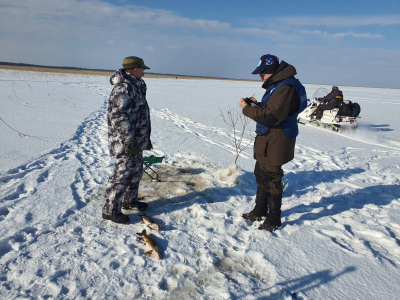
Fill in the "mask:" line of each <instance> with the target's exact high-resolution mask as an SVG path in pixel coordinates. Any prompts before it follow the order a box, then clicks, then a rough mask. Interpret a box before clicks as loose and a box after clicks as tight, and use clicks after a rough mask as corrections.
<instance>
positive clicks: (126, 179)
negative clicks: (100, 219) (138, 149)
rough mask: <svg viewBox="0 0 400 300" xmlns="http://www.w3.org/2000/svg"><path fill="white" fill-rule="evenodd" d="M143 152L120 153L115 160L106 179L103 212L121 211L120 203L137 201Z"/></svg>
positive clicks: (111, 213)
mask: <svg viewBox="0 0 400 300" xmlns="http://www.w3.org/2000/svg"><path fill="white" fill-rule="evenodd" d="M142 157H143V154H142V153H140V154H138V155H125V154H124V155H120V156H118V157H117V160H116V161H115V167H114V173H113V174H111V176H110V178H109V179H108V183H107V188H106V193H105V202H104V206H103V213H104V214H106V215H116V214H118V213H121V204H122V202H124V203H132V202H135V201H138V190H139V182H140V180H141V179H142V175H143V162H142Z"/></svg>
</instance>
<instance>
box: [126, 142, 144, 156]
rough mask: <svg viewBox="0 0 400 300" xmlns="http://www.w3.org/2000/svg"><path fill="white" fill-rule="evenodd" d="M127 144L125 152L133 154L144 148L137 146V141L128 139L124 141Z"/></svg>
mask: <svg viewBox="0 0 400 300" xmlns="http://www.w3.org/2000/svg"><path fill="white" fill-rule="evenodd" d="M124 146H125V153H127V154H132V155H138V154H139V153H140V152H142V150H140V149H139V147H138V146H137V143H136V141H127V142H125V143H124Z"/></svg>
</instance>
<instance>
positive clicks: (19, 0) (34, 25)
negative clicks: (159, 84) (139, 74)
mask: <svg viewBox="0 0 400 300" xmlns="http://www.w3.org/2000/svg"><path fill="white" fill-rule="evenodd" d="M399 32H400V1H398V0H396V1H395V0H383V1H379V2H377V1H370V0H366V1H335V2H331V1H330V2H329V3H328V2H327V1H311V0H306V1H285V0H284V1H279V2H277V1H266V0H264V1H258V0H255V1H247V2H244V1H218V0H214V1H209V0H203V1H187V0H186V1H180V0H179V1H172V0H171V1H166V0H152V1H135V0H131V1H129V0H109V1H105V0H102V1H101V0H62V1H61V0H0V49H1V50H0V61H8V62H23V63H31V64H42V65H53V66H71V67H82V68H96V69H118V68H120V67H121V62H122V59H123V58H124V57H126V56H130V55H135V56H139V57H142V58H143V59H144V60H145V62H146V65H148V66H149V67H150V68H151V70H150V72H156V73H170V74H182V75H200V76H213V77H226V78H241V79H257V77H256V76H254V75H251V72H252V71H253V69H254V68H255V67H256V65H257V63H258V60H259V58H260V56H262V55H263V54H267V53H270V54H275V55H277V56H278V57H279V58H280V59H281V60H284V61H286V62H288V63H290V64H292V65H294V66H295V67H296V69H297V72H298V75H297V78H299V79H300V80H301V81H302V82H304V83H319V84H332V85H352V86H370V87H390V88H400V84H399V82H400V80H399V78H400V34H399Z"/></svg>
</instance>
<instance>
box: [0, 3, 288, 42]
mask: <svg viewBox="0 0 400 300" xmlns="http://www.w3.org/2000/svg"><path fill="white" fill-rule="evenodd" d="M5 2H7V0H0V5H2V4H3V5H5ZM16 16H18V17H16ZM0 20H1V21H0V22H1V25H2V26H1V27H0V32H4V33H7V32H8V33H12V32H14V33H16V34H28V33H30V32H32V31H33V32H35V33H36V34H41V35H44V34H47V35H49V36H53V37H56V36H59V37H68V36H70V37H71V36H73V37H74V38H76V37H78V38H79V37H82V38H83V39H86V36H88V35H90V31H91V30H96V32H99V31H101V32H103V33H102V34H101V36H107V35H104V34H105V33H106V32H109V33H113V32H116V31H118V30H121V29H125V30H130V29H131V28H135V29H141V30H146V31H150V30H160V29H161V30H163V31H168V30H172V29H176V28H178V29H180V30H182V31H183V30H184V31H188V30H202V31H204V32H207V33H211V34H218V33H220V34H232V35H250V36H260V37H264V38H271V39H276V38H279V39H280V40H282V39H284V37H285V35H284V34H283V33H282V32H279V31H276V30H266V29H261V28H235V27H233V26H232V25H231V24H229V23H226V22H220V21H218V20H206V19H191V18H186V17H181V16H180V15H179V14H177V13H175V12H172V11H167V10H161V9H150V8H147V7H142V6H132V5H129V6H125V7H121V6H114V5H112V4H110V3H107V2H105V1H100V0H82V1H78V0H63V1H53V0H30V1H24V0H14V1H13V4H12V5H5V6H3V7H2V9H1V11H0ZM74 30H76V31H77V34H78V35H76V33H73V34H71V32H73V31H74Z"/></svg>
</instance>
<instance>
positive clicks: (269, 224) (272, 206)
mask: <svg viewBox="0 0 400 300" xmlns="http://www.w3.org/2000/svg"><path fill="white" fill-rule="evenodd" d="M281 206H282V194H279V195H270V194H268V208H269V212H268V216H267V218H266V219H265V221H264V223H263V224H261V225H260V226H259V227H258V229H263V230H267V231H271V232H272V231H275V230H276V229H277V228H278V227H280V226H281V225H282V223H281Z"/></svg>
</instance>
